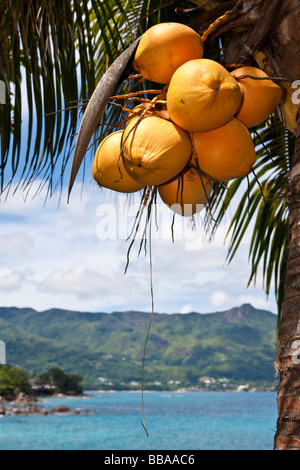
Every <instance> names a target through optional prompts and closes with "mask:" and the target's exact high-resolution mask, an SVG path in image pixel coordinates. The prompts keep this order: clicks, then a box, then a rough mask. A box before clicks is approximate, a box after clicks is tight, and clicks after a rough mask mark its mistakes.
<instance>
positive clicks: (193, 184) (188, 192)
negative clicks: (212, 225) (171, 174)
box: [158, 167, 212, 217]
mask: <svg viewBox="0 0 300 470" xmlns="http://www.w3.org/2000/svg"><path fill="white" fill-rule="evenodd" d="M211 190H212V183H211V181H210V180H209V179H207V178H205V176H200V175H199V173H198V172H197V171H196V170H195V169H194V168H189V167H186V168H184V169H183V170H182V171H181V173H180V174H179V175H178V176H175V178H172V180H171V181H168V182H167V183H164V184H162V185H160V186H159V187H158V192H159V195H160V197H161V199H162V200H163V202H164V203H165V204H166V205H167V206H169V207H170V209H171V210H173V211H174V212H175V213H177V214H180V215H182V216H184V217H188V216H192V215H194V214H196V213H199V212H200V211H202V209H204V207H205V206H206V204H207V202H208V198H209V196H210V194H211Z"/></svg>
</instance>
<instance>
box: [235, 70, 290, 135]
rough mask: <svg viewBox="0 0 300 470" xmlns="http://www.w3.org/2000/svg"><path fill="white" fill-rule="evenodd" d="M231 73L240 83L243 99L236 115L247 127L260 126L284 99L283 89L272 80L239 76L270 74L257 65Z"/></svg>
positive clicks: (266, 76) (263, 76)
mask: <svg viewBox="0 0 300 470" xmlns="http://www.w3.org/2000/svg"><path fill="white" fill-rule="evenodd" d="M231 75H232V76H233V77H235V79H236V80H237V82H238V83H239V85H240V88H241V92H242V101H241V104H240V107H239V109H238V111H237V113H236V114H235V117H236V118H238V119H239V120H240V121H242V122H243V123H244V124H245V125H246V126H247V127H254V126H258V125H259V124H261V123H262V122H264V121H265V120H266V119H267V118H268V117H269V115H270V114H272V113H273V112H274V111H275V109H276V108H277V106H279V104H280V103H281V101H282V95H283V94H282V89H281V87H280V86H278V85H276V83H274V82H273V81H272V80H255V79H253V78H239V77H243V76H245V75H250V76H252V77H256V78H263V79H265V78H268V75H267V74H266V73H265V72H263V71H262V70H260V69H259V68H257V67H240V68H238V69H236V70H234V71H233V72H231Z"/></svg>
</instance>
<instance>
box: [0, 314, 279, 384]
mask: <svg viewBox="0 0 300 470" xmlns="http://www.w3.org/2000/svg"><path fill="white" fill-rule="evenodd" d="M149 317H150V314H149V313H146V312H114V313H112V314H107V313H101V312H99V313H88V312H73V311H67V310H55V309H52V310H48V311H44V312H37V311H35V310H32V309H17V308H5V307H3V308H0V330H1V335H2V338H3V340H4V341H5V343H6V347H7V360H8V361H9V362H10V363H12V364H14V365H17V364H18V365H20V366H21V367H22V368H23V369H24V370H26V371H27V372H28V373H29V374H30V377H31V378H32V377H36V376H40V377H42V380H41V381H40V383H47V384H48V385H53V383H56V384H57V385H58V388H59V389H60V390H61V391H65V385H66V383H68V381H69V378H70V377H71V378H72V376H73V375H75V376H76V375H77V374H79V376H81V377H82V378H83V380H82V383H80V385H82V387H83V388H84V389H85V390H87V389H102V390H109V389H116V390H139V389H140V386H141V368H142V353H143V347H144V343H145V331H146V328H147V325H148V322H149ZM276 324H277V316H276V315H274V314H272V313H270V312H266V311H263V310H257V309H255V308H253V307H252V306H251V305H243V306H241V307H239V308H235V309H231V310H228V311H224V312H218V313H214V314H206V315H201V314H199V313H195V312H194V313H190V314H185V315H182V314H172V315H167V314H163V313H161V314H159V313H157V314H155V316H154V321H153V324H152V332H151V335H150V338H149V343H148V354H147V359H146V363H145V376H144V386H145V388H147V389H152V390H162V389H164V390H177V389H182V388H188V389H197V390H198V389H205V390H235V389H237V388H238V387H239V386H240V385H247V384H248V385H249V387H248V389H252V388H256V389H263V390H265V389H270V388H272V389H274V388H275V386H276V378H275V376H274V370H273V363H274V360H275V336H276ZM12 326H13V328H12ZM46 367H47V369H49V370H50V371H52V372H51V373H49V372H47V373H46V374H44V371H45V368H46ZM57 368H60V369H63V370H64V371H66V374H68V380H67V382H65V375H64V374H62V373H61V372H59V371H58V370H57ZM0 370H1V369H0ZM41 374H42V375H41ZM72 387H73V388H74V385H72Z"/></svg>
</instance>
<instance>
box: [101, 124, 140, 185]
mask: <svg viewBox="0 0 300 470" xmlns="http://www.w3.org/2000/svg"><path fill="white" fill-rule="evenodd" d="M122 135H123V131H117V132H114V133H113V134H110V135H109V136H107V137H106V138H105V139H104V140H103V141H102V142H101V144H100V145H99V147H98V149H97V151H96V155H95V158H94V161H93V167H92V173H93V178H94V180H95V181H96V182H97V183H98V184H99V186H103V187H105V188H108V189H112V190H114V191H118V192H122V193H134V192H136V191H139V190H141V189H142V188H144V186H145V185H143V184H141V183H137V182H136V181H135V180H133V179H132V178H131V177H130V176H129V175H128V173H127V172H126V170H125V168H124V165H123V161H122V158H119V157H120V152H121V141H122Z"/></svg>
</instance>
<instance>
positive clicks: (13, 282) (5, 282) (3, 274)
mask: <svg viewBox="0 0 300 470" xmlns="http://www.w3.org/2000/svg"><path fill="white" fill-rule="evenodd" d="M24 282H27V274H26V273H24V272H20V271H14V270H12V269H10V268H0V291H5V292H13V291H17V290H19V289H20V287H21V286H22V284H23V283H24Z"/></svg>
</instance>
